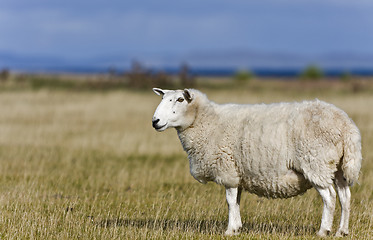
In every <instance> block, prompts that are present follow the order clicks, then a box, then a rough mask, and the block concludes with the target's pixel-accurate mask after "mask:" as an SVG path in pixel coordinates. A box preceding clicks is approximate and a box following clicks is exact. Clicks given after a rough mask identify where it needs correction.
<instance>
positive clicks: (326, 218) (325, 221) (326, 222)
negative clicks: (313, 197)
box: [315, 185, 336, 237]
mask: <svg viewBox="0 0 373 240" xmlns="http://www.w3.org/2000/svg"><path fill="white" fill-rule="evenodd" d="M315 188H316V190H317V191H318V192H319V194H320V196H321V198H322V200H323V202H324V209H323V212H322V218H321V226H320V230H319V232H318V233H317V235H319V236H320V237H325V236H327V235H329V234H330V232H331V230H332V225H333V217H334V210H335V200H336V193H335V191H334V188H333V186H332V185H330V186H329V187H327V188H320V187H315Z"/></svg>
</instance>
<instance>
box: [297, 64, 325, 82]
mask: <svg viewBox="0 0 373 240" xmlns="http://www.w3.org/2000/svg"><path fill="white" fill-rule="evenodd" d="M322 77H324V73H323V71H322V70H321V68H319V67H318V66H316V65H310V66H308V67H306V69H305V70H304V71H303V72H302V74H301V78H302V79H304V80H319V79H321V78H322Z"/></svg>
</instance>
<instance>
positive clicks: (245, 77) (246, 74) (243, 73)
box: [234, 70, 254, 83]
mask: <svg viewBox="0 0 373 240" xmlns="http://www.w3.org/2000/svg"><path fill="white" fill-rule="evenodd" d="M253 77H254V74H253V73H252V72H250V71H247V70H240V71H238V72H236V73H235V75H234V80H235V81H236V82H237V83H246V82H248V81H250V80H251V79H252V78H253Z"/></svg>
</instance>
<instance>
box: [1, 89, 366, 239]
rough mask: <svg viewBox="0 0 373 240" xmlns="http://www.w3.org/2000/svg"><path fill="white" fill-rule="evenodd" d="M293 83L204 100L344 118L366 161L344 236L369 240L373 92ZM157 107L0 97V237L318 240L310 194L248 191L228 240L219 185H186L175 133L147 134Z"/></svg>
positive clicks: (107, 97) (89, 98)
mask: <svg viewBox="0 0 373 240" xmlns="http://www.w3.org/2000/svg"><path fill="white" fill-rule="evenodd" d="M297 84H298V83H296V84H295V85H294V83H273V84H271V83H268V82H267V83H259V82H255V83H252V85H248V86H243V87H240V88H229V89H228V90H223V89H221V88H217V89H213V90H212V89H210V90H209V89H204V91H206V92H207V94H208V96H209V98H210V99H212V100H214V101H216V102H241V103H257V102H265V103H269V102H274V101H294V100H302V99H312V98H315V97H317V98H319V99H321V100H325V101H328V102H331V103H334V104H335V105H337V106H338V107H340V108H342V109H344V110H345V111H346V112H347V113H348V114H349V115H350V117H351V118H353V120H354V121H355V122H356V124H357V125H358V127H359V128H360V130H361V133H362V137H363V157H364V162H363V167H362V174H361V177H360V184H357V185H355V186H354V187H353V188H352V214H351V219H350V236H349V237H347V238H346V239H372V238H373V192H372V189H373V171H372V170H373V162H372V158H373V150H372V149H373V112H372V111H371V109H372V105H373V94H372V92H366V91H359V92H357V93H356V92H355V91H350V90H349V89H350V88H349V87H348V86H347V87H346V86H344V85H343V86H340V85H338V86H330V84H327V85H325V86H323V85H320V86H316V87H311V88H309V86H308V87H307V88H304V87H302V86H299V87H297ZM298 85H299V84H298ZM159 101H160V99H159V98H158V97H157V96H156V95H155V94H153V93H152V92H151V91H150V90H149V91H146V92H143V91H129V90H120V91H106V92H102V91H94V92H89V91H83V92H79V91H73V92H71V91H67V90H66V89H65V90H50V89H49V90H48V89H47V90H46V89H43V88H41V89H38V90H30V89H29V90H22V91H20V90H16V91H14V90H4V91H1V93H0V106H1V114H0V239H127V238H134V239H164V238H170V239H174V238H181V239H211V238H213V239H241V238H247V239H251V238H252V239H317V237H316V236H315V232H316V231H317V229H318V227H319V224H320V220H321V211H322V200H321V198H320V197H319V196H318V194H317V193H316V192H315V190H309V191H308V192H307V193H306V194H304V195H303V196H298V197H295V198H292V199H285V200H268V199H264V198H259V197H257V196H255V195H251V194H248V193H244V194H243V197H242V205H241V215H242V220H243V222H244V227H243V233H242V234H241V235H240V236H239V237H224V236H223V233H224V231H225V228H226V226H227V212H228V211H227V207H226V203H225V194H224V188H223V187H221V186H218V185H216V184H214V183H209V184H207V185H201V184H199V183H198V182H196V181H195V180H194V179H193V178H192V177H191V176H190V174H189V166H188V161H187V158H186V155H185V153H184V152H183V151H182V148H181V145H180V143H179V140H178V139H177V136H176V132H175V131H174V130H168V131H166V132H164V133H157V132H155V131H154V130H153V129H152V127H151V117H152V115H153V112H154V110H155V108H156V106H157V105H158V103H159ZM339 211H340V208H339V206H338V209H337V211H336V213H337V214H336V218H335V224H334V226H335V228H336V226H337V222H338V221H339Z"/></svg>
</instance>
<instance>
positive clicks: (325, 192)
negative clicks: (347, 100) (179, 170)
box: [152, 88, 362, 236]
mask: <svg viewBox="0 0 373 240" xmlns="http://www.w3.org/2000/svg"><path fill="white" fill-rule="evenodd" d="M153 91H154V92H155V93H156V94H158V95H161V96H162V97H163V98H162V101H161V103H160V104H159V106H158V107H157V109H156V111H155V113H154V116H153V119H152V122H153V127H154V128H155V129H156V130H157V131H164V130H165V129H167V128H171V127H173V128H176V130H177V134H178V136H179V139H180V141H181V144H182V145H183V148H184V150H185V151H186V152H187V154H188V158H189V164H190V173H191V174H192V176H193V177H194V178H195V179H196V180H197V181H199V182H201V183H206V182H207V181H214V182H216V183H218V184H221V185H223V186H224V187H225V188H226V199H227V203H228V209H229V222H228V229H227V231H226V234H227V235H232V234H237V233H238V231H239V229H240V228H241V227H242V223H241V216H240V210H239V205H240V196H241V191H242V189H245V190H247V191H248V192H250V193H255V194H257V195H259V196H264V197H268V198H289V197H293V196H296V195H299V194H302V193H304V192H306V191H307V190H308V189H310V188H311V187H314V188H315V189H316V190H317V191H318V192H319V194H320V195H321V197H322V200H323V202H324V209H323V213H322V219H321V226H320V230H319V232H318V235H320V236H326V235H328V234H329V233H330V231H331V229H332V223H333V216H334V209H335V202H336V192H335V190H334V188H333V183H334V185H335V187H336V189H337V193H338V196H339V201H340V203H341V208H342V213H341V220H340V225H339V229H338V231H337V232H336V235H337V236H344V235H347V234H348V232H349V231H348V221H349V215H350V199H351V193H350V189H349V186H350V185H352V184H353V183H354V182H356V181H357V179H358V175H359V172H360V167H361V161H362V156H361V137H360V133H359V130H358V128H357V127H356V125H355V124H354V123H353V121H352V120H351V119H350V118H349V117H348V116H347V114H346V113H345V112H343V111H342V110H340V109H338V108H337V107H335V106H334V105H332V104H328V103H325V102H322V101H319V100H315V101H304V102H300V103H297V102H296V103H275V104H256V105H238V104H224V105H219V104H216V103H214V102H212V101H210V100H208V99H207V97H206V95H204V94H203V93H201V92H200V91H198V90H194V89H185V90H175V91H173V90H162V89H159V88H154V89H153Z"/></svg>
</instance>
